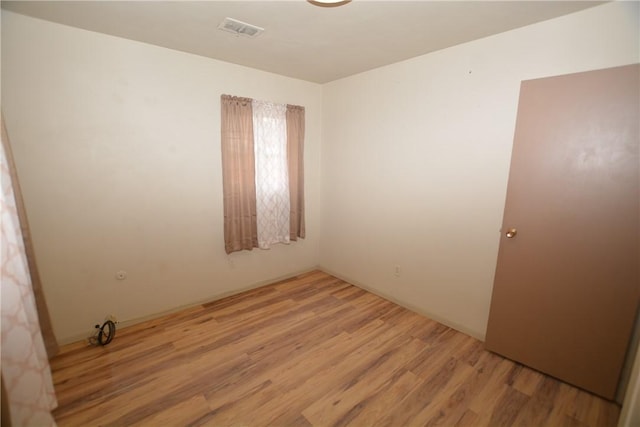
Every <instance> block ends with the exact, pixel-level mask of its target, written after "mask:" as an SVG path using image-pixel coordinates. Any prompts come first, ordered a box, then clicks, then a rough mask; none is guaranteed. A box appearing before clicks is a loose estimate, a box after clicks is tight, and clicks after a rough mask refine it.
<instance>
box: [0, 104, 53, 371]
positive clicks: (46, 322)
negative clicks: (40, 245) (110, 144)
mask: <svg viewBox="0 0 640 427" xmlns="http://www.w3.org/2000/svg"><path fill="white" fill-rule="evenodd" d="M0 121H1V122H2V145H3V147H4V151H5V154H6V156H7V166H8V167H9V174H10V176H11V181H12V182H13V192H14V197H15V201H16V210H17V214H18V219H19V221H20V229H21V232H22V240H23V241H24V250H25V253H26V256H27V263H28V266H29V275H30V276H31V286H32V288H33V295H34V297H35V301H36V310H37V312H38V321H39V323H40V330H41V331H42V338H43V340H44V346H45V349H46V351H47V356H48V357H49V359H51V358H52V357H53V356H55V355H56V354H58V350H59V347H58V341H57V340H56V336H55V334H54V333H53V327H52V325H51V318H50V317H49V308H48V307H47V302H46V300H45V298H44V291H43V290H42V282H41V281H40V273H39V272H38V265H37V263H36V253H35V250H34V248H33V242H32V241H31V232H30V230H29V221H28V219H27V211H26V210H25V207H24V200H23V199H22V191H21V190H20V182H19V181H18V175H17V171H16V165H15V163H14V161H13V152H12V151H11V144H10V142H9V135H8V133H7V129H6V127H5V123H4V116H2V118H1V119H0Z"/></svg>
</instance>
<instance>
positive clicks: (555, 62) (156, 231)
mask: <svg viewBox="0 0 640 427" xmlns="http://www.w3.org/2000/svg"><path fill="white" fill-rule="evenodd" d="M639 12H640V11H639V8H638V3H637V2H635V3H616V4H606V5H604V6H598V7H595V8H592V9H588V10H586V11H583V12H579V13H576V14H572V15H568V16H565V17H562V18H558V19H555V20H552V21H547V22H544V23H540V24H536V25H532V26H529V27H526V28H522V29H519V30H514V31H510V32H507V33H504V34H501V35H497V36H493V37H489V38H486V39H483V40H479V41H475V42H472V43H467V44H464V45H460V46H457V47H454V48H450V49H446V50H442V51H439V52H435V53H432V54H429V55H425V56H422V57H418V58H415V59H412V60H409V61H405V62H401V63H397V64H394V65H391V66H387V67H383V68H380V69H377V70H373V71H370V72H367V73H363V74H359V75H356V76H353V77H350V78H346V79H343V80H339V81H336V82H333V83H329V84H326V85H323V86H320V85H316V84H312V83H307V82H303V81H299V80H293V79H290V78H285V77H281V76H277V75H273V74H268V73H264V72H260V71H257V70H252V69H248V68H244V67H239V66H235V65H231V64H227V63H223V62H219V61H214V60H211V59H207V58H202V57H198V56H194V55H188V54H184V53H180V52H176V51H171V50H168V49H163V48H159V47H154V46H149V45H145V44H142V43H137V42H132V41H128V40H123V39H118V38H115V37H109V36H105V35H100V34H96V33H91V32H87V31H84V30H79V29H73V28H69V27H65V26H61V25H58V24H52V23H47V22H44V21H39V20H35V19H32V18H27V17H24V16H21V15H16V14H11V13H8V12H4V11H3V12H2V65H3V68H2V89H3V90H2V103H3V106H2V108H3V110H4V112H5V116H6V121H7V125H8V129H9V132H10V134H11V137H12V140H13V144H14V151H15V156H16V162H17V166H18V169H19V170H18V172H19V174H20V178H21V180H22V186H23V189H24V193H25V201H26V204H27V209H28V212H29V215H30V219H31V225H32V229H33V237H34V242H35V245H36V252H37V256H38V261H39V264H40V269H41V271H42V279H43V283H44V287H45V292H46V296H47V298H48V301H49V305H50V309H51V312H52V317H53V323H54V327H55V329H56V332H57V334H58V337H59V339H60V340H61V341H63V342H68V341H70V340H73V339H76V338H79V337H84V336H86V335H87V334H88V333H89V332H90V328H91V326H92V325H93V324H94V323H96V322H98V321H101V320H102V318H103V316H104V315H106V314H109V313H113V314H115V315H116V316H117V317H118V318H119V319H120V320H125V321H127V320H132V319H138V318H141V317H145V316H149V315H153V314H156V313H159V312H163V311H166V310H170V309H173V308H175V307H179V306H184V305H189V304H193V303H196V302H198V301H202V300H207V299H211V298H215V297H217V296H220V295H224V294H226V293H229V292H236V291H238V290H239V289H242V288H245V287H248V286H253V285H256V284H259V283H263V282H265V281H269V280H271V279H274V278H278V277H282V276H286V275H289V274H292V273H295V272H297V271H302V270H306V269H309V268H312V267H314V266H315V265H321V266H322V267H323V268H324V269H326V270H327V271H329V272H333V273H335V274H337V275H339V276H341V277H344V278H347V279H349V280H351V281H353V282H354V283H356V284H360V285H362V286H364V287H366V288H369V289H371V290H373V291H375V292H378V293H380V294H382V295H385V296H387V297H389V298H391V299H394V300H396V301H398V302H400V303H402V304H404V305H406V306H409V307H413V308H415V309H417V310H418V311H421V312H423V313H426V314H428V315H430V316H432V317H433V318H435V319H437V320H440V321H442V322H444V323H446V324H449V325H452V326H454V327H456V328H458V329H460V330H462V331H466V332H468V333H470V334H472V335H474V336H476V337H480V338H483V337H484V333H485V329H486V322H487V315H488V310H489V302H490V298H491V287H492V282H493V274H494V269H495V262H496V256H497V248H498V237H499V233H498V230H499V228H500V222H501V218H502V209H503V205H504V198H505V193H506V181H507V174H508V168H509V160H510V154H511V144H512V138H513V130H514V125H515V117H516V109H517V102H518V90H519V84H520V81H521V80H523V79H531V78H537V77H544V76H550V75H557V74H563V73H570V72H576V71H584V70H589V69H597V68H604V67H610V66H616V65H622V64H628V63H632V62H638V61H639V52H640V48H639V44H638V39H639V34H638V14H639ZM221 93H230V94H235V95H242V96H249V97H254V98H259V99H267V100H271V101H276V102H287V103H294V104H300V105H305V106H306V107H307V126H308V129H307V138H306V152H305V165H306V191H307V215H308V216H307V234H308V238H307V239H306V240H305V241H302V242H300V243H297V244H292V245H290V246H283V245H278V246H274V247H273V248H272V249H271V250H270V251H253V252H251V253H249V252H244V253H236V254H232V255H231V256H227V255H226V254H225V253H224V248H223V244H222V205H221V173H220V149H219V115H220V112H219V96H220V94H221ZM321 158H322V164H321V162H320V159H321ZM396 265H397V266H399V267H400V275H399V277H396V276H395V274H394V272H395V266H396ZM118 270H126V271H127V272H128V278H127V279H126V280H125V281H122V282H120V281H117V280H115V278H114V276H115V274H116V272H117V271H118Z"/></svg>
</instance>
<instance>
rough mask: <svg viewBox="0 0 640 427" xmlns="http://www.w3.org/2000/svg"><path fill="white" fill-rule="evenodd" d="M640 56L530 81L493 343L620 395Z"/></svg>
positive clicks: (635, 279) (516, 151)
mask: <svg viewBox="0 0 640 427" xmlns="http://www.w3.org/2000/svg"><path fill="white" fill-rule="evenodd" d="M639 82H640V67H639V66H638V65H632V66H625V67H617V68H611V69H606V70H598V71H590V72H585V73H578V74H571V75H565V76H558V77H551V78H544V79H538V80H530V81H525V82H523V83H522V85H521V89H520V103H519V107H518V118H517V123H516V131H515V138H514V147H513V155H512V159H511V170H510V174H509V185H508V189H507V200H506V205H505V211H504V219H503V227H502V237H501V241H500V249H499V253H498V264H497V270H496V276H495V282H494V287H493V296H492V300H491V310H490V315H489V324H488V328H487V337H486V347H487V348H488V349H489V350H491V351H494V352H496V353H499V354H502V355H504V356H506V357H508V358H510V359H513V360H516V361H519V362H521V363H523V364H525V365H528V366H530V367H532V368H534V369H537V370H539V371H542V372H545V373H547V374H550V375H552V376H554V377H557V378H559V379H561V380H564V381H566V382H568V383H570V384H574V385H576V386H578V387H581V388H584V389H586V390H589V391H592V392H593V393H596V394H598V395H600V396H603V397H605V398H608V399H613V398H614V396H615V393H616V387H617V384H618V380H619V376H620V371H621V368H622V365H623V363H624V358H625V354H626V350H627V345H628V342H629V338H630V335H631V332H632V328H633V323H634V319H635V314H636V309H637V306H638V294H639V280H640V278H639V261H640V254H639V249H638V245H639V240H640V228H639V225H638V224H639V222H640V207H639V201H638V199H639V192H640V188H639V175H638V169H639V156H638V150H639V148H638V146H639V138H640V137H639V132H638V128H639V122H640V111H639V103H640V99H639V98H640V84H639Z"/></svg>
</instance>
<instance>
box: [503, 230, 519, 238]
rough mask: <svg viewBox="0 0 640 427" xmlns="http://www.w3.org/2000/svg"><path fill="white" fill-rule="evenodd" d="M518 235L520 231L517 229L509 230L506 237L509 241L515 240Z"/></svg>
mask: <svg viewBox="0 0 640 427" xmlns="http://www.w3.org/2000/svg"><path fill="white" fill-rule="evenodd" d="M516 234H518V230H516V229H515V228H510V229H508V230H507V233H506V234H505V236H507V239H513V238H514V237H516Z"/></svg>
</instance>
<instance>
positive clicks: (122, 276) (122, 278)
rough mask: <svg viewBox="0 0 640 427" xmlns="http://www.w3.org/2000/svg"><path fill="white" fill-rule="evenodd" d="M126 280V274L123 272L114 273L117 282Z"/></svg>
mask: <svg viewBox="0 0 640 427" xmlns="http://www.w3.org/2000/svg"><path fill="white" fill-rule="evenodd" d="M126 278H127V272H126V271H124V270H120V271H118V272H117V273H116V279H118V280H124V279H126Z"/></svg>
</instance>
